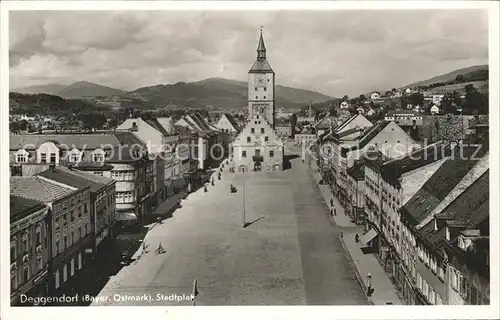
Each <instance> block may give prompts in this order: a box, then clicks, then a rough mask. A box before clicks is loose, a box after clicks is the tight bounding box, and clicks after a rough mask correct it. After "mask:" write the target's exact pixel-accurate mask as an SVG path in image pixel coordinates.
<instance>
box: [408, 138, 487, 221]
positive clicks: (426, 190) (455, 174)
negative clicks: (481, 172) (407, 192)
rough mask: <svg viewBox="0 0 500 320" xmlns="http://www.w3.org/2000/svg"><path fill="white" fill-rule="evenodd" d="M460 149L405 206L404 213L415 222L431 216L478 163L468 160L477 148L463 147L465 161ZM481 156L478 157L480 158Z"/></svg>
mask: <svg viewBox="0 0 500 320" xmlns="http://www.w3.org/2000/svg"><path fill="white" fill-rule="evenodd" d="M459 148H461V147H459V146H457V147H456V148H455V149H454V152H455V154H456V155H457V157H450V158H448V159H446V161H445V162H444V163H443V165H442V166H440V167H439V168H438V169H437V170H436V172H434V174H433V175H432V177H430V179H429V180H427V181H426V182H425V184H424V185H423V186H422V188H420V190H418V191H417V192H416V193H415V195H414V196H413V197H412V198H411V199H410V200H409V201H408V202H406V204H405V205H404V206H403V208H402V209H403V210H402V212H404V213H405V214H409V215H410V216H411V217H412V218H413V220H414V222H416V223H420V222H421V221H422V219H424V218H425V217H426V216H427V215H428V214H430V213H431V212H432V211H433V210H434V208H435V207H437V206H438V205H439V203H441V201H443V200H444V199H445V197H446V196H447V195H448V193H449V192H451V191H452V190H453V188H454V187H455V186H456V185H457V184H458V183H459V182H460V181H461V180H462V178H463V177H464V176H465V175H466V174H467V173H468V172H469V170H470V169H471V168H472V167H473V166H474V165H475V164H476V163H477V161H478V160H476V159H473V160H471V159H468V158H470V157H471V156H472V155H473V154H474V153H475V150H476V148H475V147H462V150H463V151H462V154H463V155H464V159H461V158H459V157H458V152H460V151H459ZM481 156H482V155H478V157H481Z"/></svg>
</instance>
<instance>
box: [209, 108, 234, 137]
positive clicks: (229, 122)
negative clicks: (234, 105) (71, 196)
mask: <svg viewBox="0 0 500 320" xmlns="http://www.w3.org/2000/svg"><path fill="white" fill-rule="evenodd" d="M215 126H216V127H217V129H219V130H221V131H222V132H225V133H228V134H231V135H233V134H236V133H238V131H239V126H238V123H237V122H236V120H235V119H234V118H233V115H232V114H229V113H223V114H221V116H220V118H219V120H218V121H217V124H216V125H215Z"/></svg>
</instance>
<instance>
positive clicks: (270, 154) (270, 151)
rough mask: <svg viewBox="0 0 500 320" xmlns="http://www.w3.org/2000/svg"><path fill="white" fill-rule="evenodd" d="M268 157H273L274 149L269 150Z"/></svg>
mask: <svg viewBox="0 0 500 320" xmlns="http://www.w3.org/2000/svg"><path fill="white" fill-rule="evenodd" d="M269 157H271V158H272V157H274V151H273V150H269Z"/></svg>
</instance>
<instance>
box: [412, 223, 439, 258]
mask: <svg viewBox="0 0 500 320" xmlns="http://www.w3.org/2000/svg"><path fill="white" fill-rule="evenodd" d="M417 235H418V236H419V238H420V240H423V241H425V242H427V243H429V244H431V245H432V246H433V247H434V248H435V249H436V250H435V252H436V253H438V254H440V255H441V257H443V256H444V255H443V252H444V249H443V245H444V243H445V242H446V229H445V228H441V229H439V230H437V231H436V230H435V229H434V221H430V222H429V223H427V224H426V225H425V226H423V227H422V229H420V230H419V231H418V233H417Z"/></svg>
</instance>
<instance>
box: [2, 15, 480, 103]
mask: <svg viewBox="0 0 500 320" xmlns="http://www.w3.org/2000/svg"><path fill="white" fill-rule="evenodd" d="M9 19H10V25H9V43H10V54H9V58H10V59H9V64H10V87H11V88H12V89H15V88H20V87H27V86H32V85H44V84H54V83H55V84H70V83H73V82H77V81H89V82H93V83H97V84H100V85H106V86H110V87H113V88H118V89H123V90H134V89H137V88H140V87H144V86H151V85H156V84H173V83H176V82H179V81H184V82H192V81H198V80H203V79H206V78H212V77H221V78H228V79H235V80H243V81H246V79H247V72H248V70H249V69H250V67H251V65H252V63H253V62H254V61H255V59H256V54H257V53H256V49H257V43H258V38H259V32H260V31H259V30H260V27H261V26H264V28H263V35H264V40H265V44H266V47H267V60H268V61H269V63H270V64H271V66H272V67H273V69H274V71H275V73H276V83H277V84H279V85H285V86H291V87H295V88H301V89H309V90H315V91H318V92H321V93H324V94H327V95H330V96H334V97H342V96H343V95H349V96H355V95H359V94H361V93H366V92H369V91H372V90H386V89H391V88H393V87H401V86H404V85H407V84H410V83H412V82H416V81H419V80H425V79H427V78H430V77H433V76H436V75H440V74H442V73H446V72H450V71H453V70H455V69H458V68H462V67H468V66H471V65H478V64H487V63H488V14H487V11H484V10H475V9H474V10H472V9H470V10H463V9H462V10H449V9H447V10H405V11H396V10H386V11H383V10H349V11H346V10H343V11H324V10H323V11H267V12H265V11H260V12H259V11H251V12H249V11H247V12H243V11H121V12H119V11H64V12H63V11H11V12H10V16H9Z"/></svg>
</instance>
